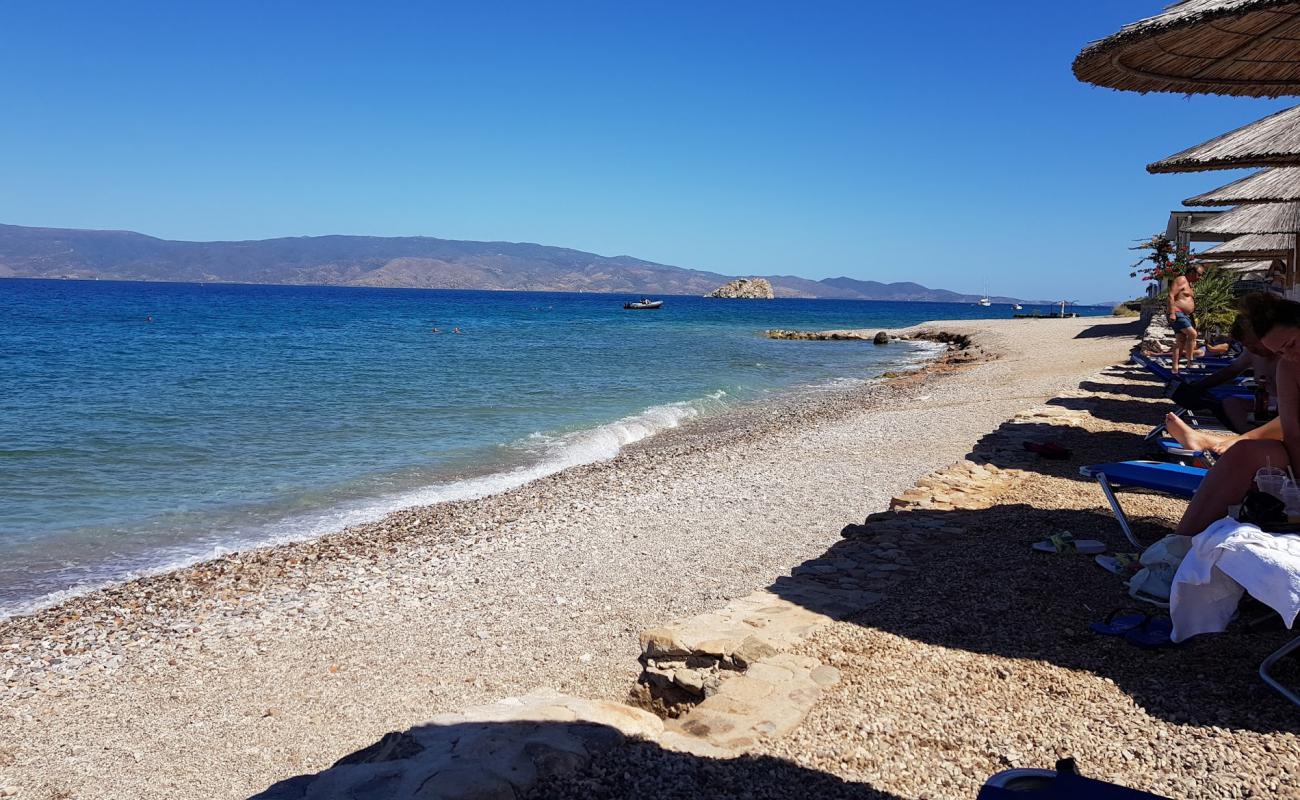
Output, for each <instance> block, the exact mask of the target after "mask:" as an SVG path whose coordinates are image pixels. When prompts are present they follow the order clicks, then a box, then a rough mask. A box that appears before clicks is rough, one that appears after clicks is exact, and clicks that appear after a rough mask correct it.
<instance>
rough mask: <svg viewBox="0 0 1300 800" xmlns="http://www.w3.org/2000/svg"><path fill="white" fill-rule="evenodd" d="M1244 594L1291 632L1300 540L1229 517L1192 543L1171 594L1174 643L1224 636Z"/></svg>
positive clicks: (1299, 580) (1298, 600)
mask: <svg viewBox="0 0 1300 800" xmlns="http://www.w3.org/2000/svg"><path fill="white" fill-rule="evenodd" d="M1243 592H1249V593H1250V595H1251V596H1252V597H1254V598H1255V599H1256V600H1259V601H1260V602H1261V603H1264V604H1265V605H1267V606H1269V607H1270V608H1272V609H1273V610H1274V611H1276V612H1277V613H1279V614H1281V615H1282V620H1283V621H1284V622H1285V623H1286V626H1287V627H1288V628H1290V627H1291V626H1292V624H1294V623H1295V619H1296V616H1297V614H1300V535H1295V534H1288V535H1285V536H1279V535H1275V534H1272V533H1265V532H1264V531H1262V530H1260V529H1259V528H1257V527H1255V526H1254V525H1245V524H1242V523H1240V522H1238V521H1237V520H1235V519H1232V518H1231V517H1228V518H1225V519H1221V520H1219V521H1218V522H1216V523H1214V524H1213V525H1211V526H1210V527H1209V528H1206V529H1205V531H1204V532H1203V533H1201V534H1199V535H1197V536H1195V537H1193V538H1192V547H1191V550H1190V551H1188V553H1187V555H1186V557H1184V558H1183V561H1182V563H1181V564H1180V565H1179V566H1178V572H1177V573H1176V574H1175V575H1174V583H1173V590H1172V592H1171V593H1170V598H1169V599H1170V607H1169V616H1170V617H1171V618H1172V619H1173V622H1174V631H1173V634H1172V636H1171V638H1172V639H1173V640H1174V641H1175V642H1181V641H1183V640H1185V639H1190V638H1191V637H1193V636H1196V635H1197V634H1200V633H1218V632H1219V631H1222V630H1224V629H1225V628H1227V627H1228V622H1229V621H1230V620H1231V619H1232V615H1233V614H1234V613H1235V612H1236V609H1237V603H1238V602H1240V600H1241V595H1242V593H1243Z"/></svg>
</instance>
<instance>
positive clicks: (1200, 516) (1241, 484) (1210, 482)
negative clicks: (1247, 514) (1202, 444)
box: [1174, 440, 1291, 536]
mask: <svg viewBox="0 0 1300 800" xmlns="http://www.w3.org/2000/svg"><path fill="white" fill-rule="evenodd" d="M1290 463H1291V460H1290V459H1289V458H1288V457H1287V454H1286V448H1285V447H1283V446H1282V443H1281V442H1274V441H1268V442H1265V441H1244V440H1243V441H1238V442H1237V443H1236V444H1234V445H1233V446H1232V447H1231V448H1229V450H1228V451H1227V452H1226V453H1224V454H1223V458H1221V459H1219V462H1218V463H1217V464H1215V465H1214V467H1213V469H1211V470H1210V472H1209V474H1207V475H1206V476H1205V480H1204V481H1202V482H1201V488H1200V489H1198V490H1196V496H1195V497H1193V498H1192V502H1191V503H1189V504H1188V506H1187V511H1185V512H1184V513H1183V518H1182V519H1181V520H1179V522H1178V527H1177V528H1176V529H1174V532H1175V533H1180V534H1182V535H1184V536H1195V535H1196V534H1198V533H1200V532H1201V531H1203V530H1205V529H1206V528H1208V527H1210V525H1211V524H1213V523H1214V522H1215V521H1217V520H1220V519H1222V518H1223V517H1224V516H1225V515H1226V514H1227V513H1228V506H1231V505H1236V504H1237V503H1240V502H1241V498H1243V497H1245V496H1246V491H1247V490H1248V489H1250V486H1251V483H1252V482H1253V481H1254V480H1255V472H1256V471H1257V470H1258V469H1259V468H1260V467H1263V466H1265V465H1268V464H1271V465H1272V466H1275V467H1281V468H1283V469H1285V468H1286V467H1287V465H1288V464H1290Z"/></svg>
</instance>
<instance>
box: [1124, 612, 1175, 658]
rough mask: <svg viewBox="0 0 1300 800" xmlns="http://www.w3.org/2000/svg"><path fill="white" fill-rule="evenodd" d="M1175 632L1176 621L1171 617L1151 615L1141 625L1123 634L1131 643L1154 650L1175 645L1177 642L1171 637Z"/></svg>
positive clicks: (1125, 639)
mask: <svg viewBox="0 0 1300 800" xmlns="http://www.w3.org/2000/svg"><path fill="white" fill-rule="evenodd" d="M1173 632H1174V621H1173V620H1171V619H1170V618H1169V617H1150V618H1148V619H1147V621H1146V622H1145V623H1143V624H1142V625H1141V626H1140V627H1138V628H1135V629H1134V630H1131V631H1129V632H1128V633H1125V634H1123V636H1124V641H1126V642H1128V643H1129V644H1132V645H1136V646H1138V647H1142V648H1145V649H1147V650H1154V649H1156V648H1158V647H1173V646H1174V644H1175V642H1174V640H1173V639H1170V638H1169V637H1170V635H1171V634H1172V633H1173Z"/></svg>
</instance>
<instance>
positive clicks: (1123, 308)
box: [1110, 303, 1141, 317]
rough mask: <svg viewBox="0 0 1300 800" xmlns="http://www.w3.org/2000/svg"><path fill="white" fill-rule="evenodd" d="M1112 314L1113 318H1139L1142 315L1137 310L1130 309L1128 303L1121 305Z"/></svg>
mask: <svg viewBox="0 0 1300 800" xmlns="http://www.w3.org/2000/svg"><path fill="white" fill-rule="evenodd" d="M1110 313H1111V316H1113V317H1137V316H1140V315H1141V312H1139V311H1138V310H1137V309H1136V308H1130V307H1129V305H1128V303H1120V304H1119V305H1117V306H1115V308H1114V310H1112V311H1111V312H1110Z"/></svg>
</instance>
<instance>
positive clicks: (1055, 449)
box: [1024, 441, 1074, 461]
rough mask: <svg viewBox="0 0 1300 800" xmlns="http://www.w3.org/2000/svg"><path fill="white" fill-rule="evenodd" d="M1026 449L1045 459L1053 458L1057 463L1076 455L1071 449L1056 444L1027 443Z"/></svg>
mask: <svg viewBox="0 0 1300 800" xmlns="http://www.w3.org/2000/svg"><path fill="white" fill-rule="evenodd" d="M1024 448H1025V449H1026V450H1028V451H1029V452H1031V453H1037V454H1038V455H1040V456H1042V457H1043V458H1051V459H1054V460H1056V461H1064V460H1065V459H1067V458H1069V457H1070V456H1072V455H1074V454H1073V453H1071V452H1070V451H1069V449H1067V448H1065V447H1062V446H1061V445H1060V444H1057V443H1056V442H1032V441H1031V442H1025V443H1024Z"/></svg>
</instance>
